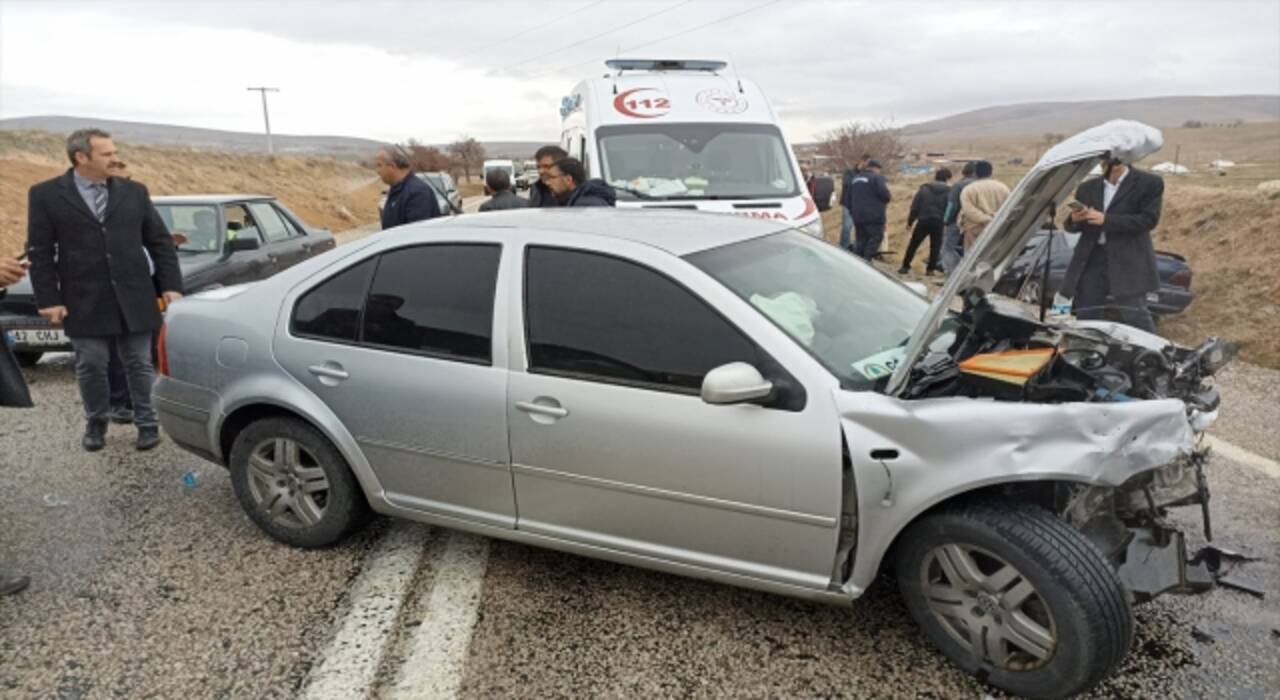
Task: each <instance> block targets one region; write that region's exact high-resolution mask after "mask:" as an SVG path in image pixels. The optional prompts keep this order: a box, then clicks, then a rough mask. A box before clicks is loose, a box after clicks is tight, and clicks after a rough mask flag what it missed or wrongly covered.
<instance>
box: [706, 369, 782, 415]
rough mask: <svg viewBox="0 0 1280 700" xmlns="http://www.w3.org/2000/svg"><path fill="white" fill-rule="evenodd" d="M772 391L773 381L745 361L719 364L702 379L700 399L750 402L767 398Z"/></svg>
mask: <svg viewBox="0 0 1280 700" xmlns="http://www.w3.org/2000/svg"><path fill="white" fill-rule="evenodd" d="M772 393H773V383H772V382H770V381H768V380H766V379H765V378H764V377H763V376H761V374H760V370H758V369H756V368H755V367H752V366H751V365H749V364H747V363H745V362H730V363H729V364H727V365H721V366H719V367H716V368H715V369H713V370H711V371H710V372H707V376H706V377H704V378H703V379H702V400H703V401H705V402H707V403H709V404H714V405H720V406H727V405H730V404H736V403H750V402H752V401H759V400H761V399H765V398H768V397H769V395H770V394H772Z"/></svg>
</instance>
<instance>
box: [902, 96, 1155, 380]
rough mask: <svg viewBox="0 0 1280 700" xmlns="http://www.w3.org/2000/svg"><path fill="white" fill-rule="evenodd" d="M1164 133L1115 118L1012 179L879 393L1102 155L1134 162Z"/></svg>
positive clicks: (990, 281)
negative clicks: (953, 305) (953, 306)
mask: <svg viewBox="0 0 1280 700" xmlns="http://www.w3.org/2000/svg"><path fill="white" fill-rule="evenodd" d="M1163 143H1164V137H1163V136H1162V135H1161V134H1160V131H1159V130H1158V129H1156V128H1154V127H1150V126H1147V125H1146V124H1142V123H1140V122H1136V121H1129V120H1125V119H1117V120H1114V121H1109V122H1107V123H1105V124H1101V125H1099V126H1095V127H1093V128H1091V129H1088V130H1085V131H1082V132H1080V133H1078V134H1076V135H1074V136H1072V137H1070V138H1068V139H1066V140H1064V141H1062V142H1061V143H1059V144H1058V145H1056V146H1054V147H1053V148H1050V149H1049V150H1048V151H1046V152H1045V154H1044V156H1042V157H1041V158H1040V160H1039V162H1037V163H1036V164H1035V167H1033V168H1031V171H1030V172H1028V173H1027V174H1026V176H1025V177H1023V178H1022V180H1021V181H1020V182H1019V183H1018V186H1017V187H1016V188H1014V190H1013V192H1012V193H1011V194H1010V195H1009V198H1008V199H1007V200H1005V203H1004V205H1003V206H1001V207H1000V209H999V211H997V212H996V214H995V216H994V217H993V218H992V220H991V223H990V224H987V228H986V229H985V230H984V231H983V232H982V235H981V236H979V237H978V240H977V242H975V243H974V245H973V248H972V249H971V250H968V251H966V252H965V256H964V258H963V259H962V260H961V263H960V267H958V268H957V269H956V270H955V272H954V273H952V274H951V275H949V276H948V278H947V282H946V284H944V285H943V287H942V290H941V291H940V292H939V293H938V296H937V297H935V298H934V300H933V303H932V304H931V305H930V306H929V309H928V311H926V312H925V315H924V316H923V317H922V318H921V319H920V323H919V324H918V325H917V326H916V328H915V330H914V331H912V333H911V340H910V342H908V343H907V349H906V353H905V356H904V357H903V360H902V363H901V364H899V365H898V367H897V369H896V370H894V373H893V376H891V377H890V378H889V382H888V384H886V385H885V393H886V394H888V395H890V396H896V395H898V394H900V393H901V392H902V390H903V389H904V388H905V386H906V383H907V378H908V377H909V376H910V373H911V368H912V367H913V366H914V365H915V364H916V362H917V361H918V360H919V359H920V357H921V355H923V354H924V353H925V352H926V351H927V349H928V347H929V341H930V340H931V339H932V338H933V336H934V334H935V333H937V331H938V327H939V326H940V325H941V323H942V321H943V319H944V318H945V317H946V315H947V312H948V311H949V310H950V308H951V303H952V301H953V300H954V299H955V298H956V296H957V295H959V294H961V293H962V292H964V291H965V290H966V289H969V288H970V287H974V286H977V287H980V288H981V289H982V290H983V291H984V292H989V291H991V288H992V287H994V286H995V283H996V280H998V279H1000V274H1001V273H1002V272H1003V270H1004V267H1005V266H1006V265H1008V264H1009V263H1010V262H1011V261H1012V260H1013V259H1014V258H1015V257H1016V256H1017V254H1018V252H1019V251H1021V250H1022V248H1023V246H1024V245H1025V244H1026V241H1027V239H1028V238H1030V237H1031V235H1032V234H1033V233H1035V231H1036V230H1038V229H1039V228H1041V227H1042V226H1043V224H1044V223H1045V221H1046V220H1047V218H1048V217H1049V215H1050V214H1053V213H1056V210H1057V207H1058V205H1060V204H1062V202H1063V201H1065V200H1066V199H1067V198H1069V197H1070V196H1071V195H1072V194H1073V193H1074V192H1075V188H1076V185H1078V184H1079V183H1080V181H1081V180H1083V179H1084V178H1085V176H1086V175H1088V174H1089V171H1090V170H1092V169H1093V167H1094V166H1095V165H1097V164H1098V163H1099V162H1100V161H1101V160H1102V158H1103V156H1105V155H1107V154H1111V157H1113V158H1119V159H1121V160H1123V161H1124V162H1126V163H1135V162H1137V161H1139V160H1141V159H1142V158H1145V157H1146V156H1148V155H1150V154H1152V153H1154V152H1155V151H1157V150H1159V149H1160V146H1161V145H1163Z"/></svg>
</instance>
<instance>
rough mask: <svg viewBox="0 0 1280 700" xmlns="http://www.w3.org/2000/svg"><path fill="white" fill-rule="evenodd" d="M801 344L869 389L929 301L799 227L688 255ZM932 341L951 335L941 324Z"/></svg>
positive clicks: (846, 382)
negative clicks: (800, 230) (940, 331)
mask: <svg viewBox="0 0 1280 700" xmlns="http://www.w3.org/2000/svg"><path fill="white" fill-rule="evenodd" d="M686 259H687V260H688V261H689V262H690V263H692V264H693V265H695V266H697V267H698V268H699V269H701V270H702V271H703V272H706V273H707V274H708V275H711V276H712V277H713V278H715V279H716V280H717V281H718V282H720V283H721V284H723V285H725V286H726V287H728V288H729V289H730V290H732V291H733V292H734V293H735V294H737V295H738V296H740V297H742V298H743V299H745V300H746V301H747V302H748V303H750V304H751V305H752V306H754V307H755V308H756V309H757V310H759V311H760V313H762V314H764V315H765V317H767V318H768V319H769V320H770V321H772V322H773V323H774V324H775V325H777V326H778V327H779V328H781V329H782V330H783V331H785V332H786V333H787V334H788V335H790V336H791V337H792V338H793V339H795V341H796V342H798V343H800V345H802V346H804V348H805V349H806V350H808V351H809V353H810V354H812V355H813V356H814V357H815V358H817V360H818V361H819V362H821V363H822V364H823V365H824V366H826V368H827V369H828V370H830V371H831V373H832V374H834V375H836V377H837V378H839V379H840V384H841V386H843V387H844V388H846V389H849V390H854V391H861V390H867V389H873V388H875V387H876V383H877V382H878V381H883V380H887V378H888V377H889V375H890V374H892V373H893V370H894V368H896V367H897V366H898V363H899V362H901V360H902V358H903V356H904V355H905V351H906V345H907V340H908V338H909V337H910V335H911V331H912V330H914V329H915V327H916V324H918V323H919V322H920V319H921V318H922V317H923V316H924V314H925V311H926V309H928V306H929V302H928V301H926V300H925V299H923V298H921V297H920V296H919V295H917V294H915V293H913V292H912V291H910V290H909V289H907V288H906V287H904V286H902V285H901V284H899V283H898V282H897V281H895V280H893V279H891V278H889V277H887V276H886V275H884V274H882V273H880V272H879V271H877V270H876V269H875V268H872V267H871V266H869V265H867V264H866V263H864V262H862V261H861V260H859V259H858V258H855V257H854V256H852V255H849V254H848V253H846V252H844V251H842V250H840V249H839V248H837V247H835V246H832V245H829V244H827V243H823V242H821V241H818V240H815V239H814V238H812V237H811V236H807V235H805V234H803V233H800V232H799V231H795V230H791V231H785V232H782V233H778V234H774V235H771V236H766V237H763V238H755V239H751V240H748V241H743V242H741V243H734V244H731V245H727V246H723V247H720V248H714V249H711V250H706V251H701V252H698V253H694V254H692V255H689V256H687V257H686ZM946 328H947V330H946V331H944V333H942V334H940V336H939V338H938V339H937V340H936V341H935V342H934V343H933V347H934V348H935V349H945V348H946V347H947V346H949V345H950V344H951V342H952V341H953V340H954V333H953V331H952V330H951V328H950V324H948V325H947V327H946Z"/></svg>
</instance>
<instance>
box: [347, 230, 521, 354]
mask: <svg viewBox="0 0 1280 700" xmlns="http://www.w3.org/2000/svg"><path fill="white" fill-rule="evenodd" d="M501 252H502V250H501V248H499V247H498V246H496V245H424V246H416V247H413V248H402V249H400V250H396V251H393V252H390V253H384V254H383V255H382V257H381V259H380V260H379V262H378V270H377V272H376V273H375V274H374V279H373V286H372V287H371V288H370V289H369V298H368V301H367V303H366V305H365V312H364V334H363V336H362V340H363V341H364V342H365V343H369V344H373V345H380V346H384V347H392V348H402V349H405V350H413V351H415V352H422V353H427V354H431V355H440V356H444V357H449V358H460V359H466V360H475V361H481V362H486V363H487V362H489V361H490V358H491V357H492V348H491V346H492V335H493V297H494V291H495V287H496V286H497V281H498V258H499V257H500V256H501Z"/></svg>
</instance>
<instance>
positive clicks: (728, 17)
mask: <svg viewBox="0 0 1280 700" xmlns="http://www.w3.org/2000/svg"><path fill="white" fill-rule="evenodd" d="M781 1H782V0H769V1H768V2H764V3H761V4H759V5H755V6H754V7H748V8H747V9H745V10H742V11H740V12H734V13H732V14H728V15H725V16H723V17H719V18H717V19H713V20H711V21H710V22H706V23H703V24H699V25H698V26H696V27H690V28H688V29H682V30H681V31H678V32H675V33H674V34H668V35H666V36H664V37H659V38H657V39H654V40H653V41H646V42H645V43H643V44H637V45H635V46H628V47H627V48H625V49H622V50H621V52H627V51H636V50H639V49H643V48H645V47H647V46H653V45H654V44H658V43H661V42H664V41H666V40H668V39H675V38H676V37H681V36H684V35H685V34H691V33H693V32H696V31H698V30H700V29H706V28H707V27H710V26H712V25H716V24H720V23H721V22H728V21H730V20H733V19H737V18H739V17H741V16H743V15H746V14H750V13H752V12H755V11H756V10H763V9H764V8H766V7H768V6H770V5H776V4H777V3H779V2H781ZM600 60H601V59H598V58H592V59H588V60H586V61H582V62H581V63H574V64H573V65H569V66H562V67H560V68H555V69H552V70H548V71H543V72H541V73H535V74H533V75H531V76H528V77H529V78H530V79H533V78H538V77H541V76H544V75H550V74H552V73H563V72H564V71H567V70H569V69H570V68H577V67H579V66H585V65H587V64H588V63H596V62H598V61H600Z"/></svg>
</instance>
